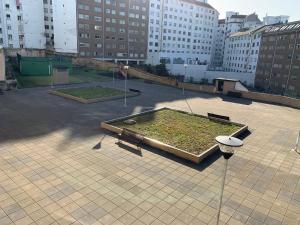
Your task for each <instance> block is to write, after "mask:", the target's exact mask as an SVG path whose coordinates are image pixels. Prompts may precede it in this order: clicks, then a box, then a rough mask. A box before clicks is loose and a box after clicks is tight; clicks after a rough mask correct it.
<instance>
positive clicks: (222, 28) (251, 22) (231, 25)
mask: <svg viewBox="0 0 300 225" xmlns="http://www.w3.org/2000/svg"><path fill="white" fill-rule="evenodd" d="M260 26H262V22H261V21H260V20H259V18H258V16H257V15H256V14H255V13H253V14H250V15H240V14H239V13H238V12H232V11H229V12H227V13H226V18H225V19H222V20H219V26H218V30H217V35H216V48H215V51H214V52H213V60H212V66H211V67H210V69H212V70H223V64H224V57H225V56H224V54H225V47H226V45H225V41H226V39H227V38H229V37H230V36H231V35H232V34H234V33H237V32H239V31H241V30H245V29H253V28H257V27H260Z"/></svg>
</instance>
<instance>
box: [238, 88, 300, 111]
mask: <svg viewBox="0 0 300 225" xmlns="http://www.w3.org/2000/svg"><path fill="white" fill-rule="evenodd" d="M241 93H242V97H243V98H247V99H252V100H257V101H262V102H266V103H275V104H279V105H285V106H289V107H293V108H298V109H300V99H296V98H290V97H286V96H281V95H272V94H266V93H259V92H241Z"/></svg>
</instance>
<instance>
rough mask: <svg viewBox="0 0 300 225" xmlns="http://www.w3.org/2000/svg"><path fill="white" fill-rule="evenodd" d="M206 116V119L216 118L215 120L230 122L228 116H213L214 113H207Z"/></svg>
mask: <svg viewBox="0 0 300 225" xmlns="http://www.w3.org/2000/svg"><path fill="white" fill-rule="evenodd" d="M207 116H208V118H216V119H221V120H227V121H230V117H229V116H223V115H218V114H214V113H207Z"/></svg>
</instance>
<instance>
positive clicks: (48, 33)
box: [43, 0, 54, 49]
mask: <svg viewBox="0 0 300 225" xmlns="http://www.w3.org/2000/svg"><path fill="white" fill-rule="evenodd" d="M52 1H53V0H43V4H44V9H43V10H44V24H45V25H44V26H45V37H46V48H48V49H53V47H54V28H53V8H52V6H53V4H52Z"/></svg>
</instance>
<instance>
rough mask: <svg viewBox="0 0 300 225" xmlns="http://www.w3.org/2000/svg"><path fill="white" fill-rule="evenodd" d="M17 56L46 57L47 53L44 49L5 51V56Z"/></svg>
mask: <svg viewBox="0 0 300 225" xmlns="http://www.w3.org/2000/svg"><path fill="white" fill-rule="evenodd" d="M17 54H19V55H21V56H30V57H45V56H46V51H45V50H44V49H24V48H22V49H5V55H6V56H11V57H17Z"/></svg>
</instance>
